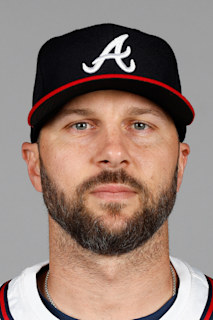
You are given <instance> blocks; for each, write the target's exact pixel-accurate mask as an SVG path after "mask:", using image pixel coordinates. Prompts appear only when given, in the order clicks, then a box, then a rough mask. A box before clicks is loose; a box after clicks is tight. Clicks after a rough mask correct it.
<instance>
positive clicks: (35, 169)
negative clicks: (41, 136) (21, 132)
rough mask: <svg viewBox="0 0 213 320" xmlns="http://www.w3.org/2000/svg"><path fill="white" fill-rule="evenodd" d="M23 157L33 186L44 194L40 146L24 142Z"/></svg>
mask: <svg viewBox="0 0 213 320" xmlns="http://www.w3.org/2000/svg"><path fill="white" fill-rule="evenodd" d="M22 157H23V159H24V160H25V162H26V164H27V169H28V174H29V177H30V180H31V182H32V185H33V186H34V188H35V189H36V190H37V191H39V192H42V187H41V176H40V160H39V150H38V144H37V143H28V142H24V143H23V145H22Z"/></svg>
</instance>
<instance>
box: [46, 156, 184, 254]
mask: <svg viewBox="0 0 213 320" xmlns="http://www.w3.org/2000/svg"><path fill="white" fill-rule="evenodd" d="M40 164H41V165H40V170H41V183H42V191H43V199H44V202H45V205H46V207H47V209H48V212H49V214H50V216H51V217H52V218H53V219H54V220H55V221H56V222H57V223H58V224H59V225H60V226H61V228H62V229H63V230H64V231H65V232H66V233H67V234H68V235H69V236H70V237H71V238H72V239H74V240H75V241H76V242H77V243H78V244H79V245H80V246H81V247H83V248H84V249H87V250H90V251H91V252H94V253H96V254H99V255H105V256H120V255H122V254H125V253H128V252H131V251H133V250H134V249H136V248H139V247H142V246H143V245H144V244H145V243H146V242H147V241H148V240H149V239H151V238H152V236H153V235H154V234H155V233H156V232H157V231H158V230H159V228H160V227H161V226H162V225H163V223H164V222H165V221H166V220H167V219H168V217H169V215H170V213H171V211H172V209H173V206H174V203H175V199H176V189H177V172H178V167H177V166H176V169H175V172H174V175H173V177H172V179H171V181H170V183H168V185H167V186H166V188H165V187H164V189H163V190H158V194H157V195H153V194H152V192H151V191H150V190H149V189H148V187H147V186H146V185H145V184H144V183H143V184H142V183H141V182H139V181H138V180H137V179H135V178H132V177H131V176H130V175H128V174H127V173H126V172H125V171H124V170H123V169H120V170H117V171H109V170H103V171H102V172H101V173H100V174H98V175H97V176H95V177H91V178H88V179H87V180H85V181H84V182H83V183H81V184H79V185H78V186H77V187H76V190H75V192H74V194H73V195H72V197H68V196H67V195H66V194H65V193H64V192H63V191H62V190H59V188H58V186H57V184H56V183H55V182H54V181H53V179H51V178H50V177H49V176H48V174H47V170H46V169H45V167H44V164H43V162H42V159H41V157H40ZM107 183H120V184H125V185H127V186H129V187H131V188H133V189H134V190H135V191H136V192H137V193H138V197H139V208H138V210H135V212H134V213H133V214H132V216H131V218H128V219H126V221H125V227H124V228H122V230H119V231H118V230H116V231H113V229H112V228H111V230H109V227H107V228H106V226H105V225H104V223H103V221H102V217H101V216H97V215H96V214H95V213H94V212H92V211H91V210H90V209H89V208H87V206H86V195H87V194H88V192H89V191H90V190H91V189H92V188H94V187H97V186H98V185H101V184H107ZM124 207H125V205H124V204H122V203H118V202H113V201H112V202H110V203H103V204H101V210H102V211H105V212H107V214H109V215H111V216H114V217H118V219H119V215H121V214H122V209H123V208H124Z"/></svg>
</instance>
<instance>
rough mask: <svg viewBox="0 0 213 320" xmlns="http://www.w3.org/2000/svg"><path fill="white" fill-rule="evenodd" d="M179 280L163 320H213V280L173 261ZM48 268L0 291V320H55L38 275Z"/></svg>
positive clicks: (31, 272)
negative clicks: (44, 300) (37, 278)
mask: <svg viewBox="0 0 213 320" xmlns="http://www.w3.org/2000/svg"><path fill="white" fill-rule="evenodd" d="M171 262H172V264H173V266H174V267H175V269H176V272H177V274H178V277H179V289H178V294H177V298H176V300H175V302H174V303H173V304H172V306H171V307H170V308H169V310H168V311H167V312H166V313H165V314H164V315H163V316H162V317H161V318H160V319H162V320H213V295H212V290H213V280H212V279H211V278H209V277H206V276H205V275H204V274H203V273H202V272H200V271H199V270H197V269H195V268H192V267H191V266H189V265H188V264H187V263H185V262H183V261H181V260H179V259H177V258H173V257H171ZM44 265H45V263H42V264H37V265H35V266H33V267H30V268H27V269H25V270H24V271H23V272H22V273H21V275H20V276H18V277H16V278H15V279H13V280H11V281H9V282H7V283H5V284H4V285H3V286H2V287H1V289H0V320H29V319H30V320H44V319H45V320H56V319H57V318H56V317H55V316H54V315H53V314H52V313H51V312H50V311H49V310H48V309H47V308H46V307H45V306H44V304H43V302H42V300H41V298H40V295H39V292H38V289H37V282H36V274H37V273H38V272H39V270H40V269H41V268H42V267H43V266H44Z"/></svg>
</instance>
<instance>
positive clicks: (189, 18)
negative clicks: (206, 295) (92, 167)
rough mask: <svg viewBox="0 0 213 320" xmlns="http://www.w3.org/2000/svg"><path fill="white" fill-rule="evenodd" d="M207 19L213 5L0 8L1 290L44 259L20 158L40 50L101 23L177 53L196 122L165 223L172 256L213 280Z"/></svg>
mask: <svg viewBox="0 0 213 320" xmlns="http://www.w3.org/2000/svg"><path fill="white" fill-rule="evenodd" d="M212 12H213V2H212V0H204V1H203V0H132V1H130V0H113V1H111V0H108V1H107V0H106V1H101V0H99V1H98V0H78V1H72V0H18V1H17V0H13V1H11V0H0V30H1V38H0V84H1V86H0V90H1V97H0V103H1V118H0V121H1V126H0V130H1V134H0V139H1V142H0V143H1V166H0V178H1V186H0V188H1V190H0V199H1V219H0V257H1V258H0V259H1V261H0V282H1V281H4V280H8V279H9V278H12V277H14V276H15V275H17V274H18V273H19V272H20V271H21V270H22V269H23V268H25V267H26V266H30V265H32V264H34V263H37V262H39V261H42V260H46V259H48V225H47V215H46V209H45V206H44V204H43V201H42V197H41V194H39V193H37V192H36V191H35V190H34V189H33V187H32V186H31V183H30V181H29V179H28V175H27V169H26V166H25V163H24V162H23V160H22V157H21V144H22V142H23V141H29V128H28V125H27V115H28V111H29V110H30V107H31V100H32V90H33V84H34V77H35V68H36V58H37V53H38V50H39V48H40V46H41V45H42V44H43V43H44V42H45V41H46V40H47V39H49V38H50V37H53V36H56V35H61V34H63V33H67V32H69V31H71V30H73V29H75V28H81V27H84V26H88V25H91V24H95V23H101V22H114V23H118V24H123V25H127V26H129V27H135V28H139V29H141V30H143V31H145V32H148V33H152V34H156V35H158V36H161V37H163V38H164V39H165V40H167V41H168V42H169V44H170V45H171V46H172V47H173V49H174V51H175V54H176V57H177V60H178V64H179V72H180V77H181V80H182V88H183V94H184V95H185V96H186V97H187V98H188V99H189V100H190V102H191V103H192V105H193V106H194V108H195V111H196V118H195V121H194V123H193V124H192V125H191V126H190V127H189V129H188V134H187V139H186V141H187V142H188V143H189V144H190V146H191V155H190V157H189V162H188V165H187V169H186V172H185V177H184V181H183V185H182V188H181V191H180V193H179V195H178V199H177V203H176V206H175V209H174V211H173V214H172V217H171V218H170V243H171V253H172V254H173V255H175V256H178V257H180V258H182V259H184V260H186V261H188V262H189V263H190V264H191V265H193V266H196V267H197V268H199V269H201V270H202V271H203V272H205V273H206V274H208V275H211V276H213V252H212V242H213V232H212V229H213V213H212V197H213V196H212V191H213V186H212V176H213V170H212V161H213V151H212V136H213V135H212V119H213V107H212V102H213V99H212V98H213V97H212V92H213V88H212V84H213V81H212V79H213V66H212V59H213V44H212V42H213V41H212V31H213V30H212V27H213V16H212Z"/></svg>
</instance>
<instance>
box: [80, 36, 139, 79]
mask: <svg viewBox="0 0 213 320" xmlns="http://www.w3.org/2000/svg"><path fill="white" fill-rule="evenodd" d="M128 37H129V35H128V34H123V35H121V36H119V37H117V38H115V39H114V40H112V41H111V42H110V43H109V44H108V45H107V46H106V48H105V49H104V50H103V51H102V53H101V54H100V56H99V57H98V58H96V59H95V60H94V61H93V62H92V65H93V67H88V66H87V65H86V64H85V63H82V68H83V70H84V71H85V72H87V73H95V72H96V71H98V70H99V69H100V68H101V66H102V64H103V63H104V61H105V60H109V59H114V60H115V62H116V63H117V65H118V66H119V67H120V68H121V69H122V70H123V71H125V72H128V73H130V72H133V71H134V70H135V68H136V65H135V61H134V60H133V59H131V60H130V65H129V66H127V65H125V63H124V62H123V61H122V59H124V58H126V57H128V56H129V55H130V53H131V48H130V46H127V48H126V50H125V51H123V52H121V49H122V46H123V43H124V41H125V40H126V39H127V38H128ZM112 49H114V53H111V51H112Z"/></svg>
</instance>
